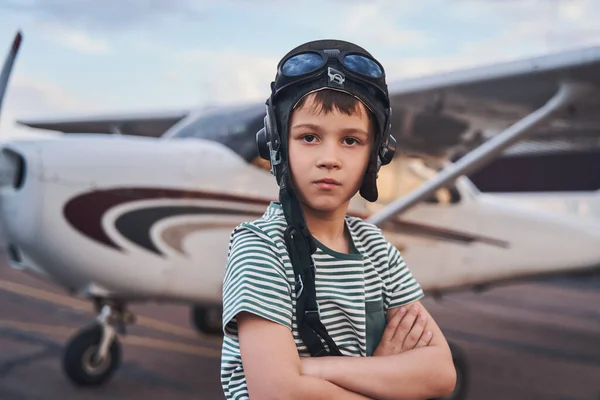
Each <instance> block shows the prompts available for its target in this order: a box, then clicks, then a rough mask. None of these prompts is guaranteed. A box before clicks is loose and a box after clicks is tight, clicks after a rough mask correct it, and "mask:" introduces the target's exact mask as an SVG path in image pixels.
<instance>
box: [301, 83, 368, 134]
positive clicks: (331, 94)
mask: <svg viewBox="0 0 600 400" xmlns="http://www.w3.org/2000/svg"><path fill="white" fill-rule="evenodd" d="M309 96H312V97H313V106H312V111H314V112H315V113H317V114H328V113H330V112H332V111H334V110H336V111H339V112H341V113H343V114H346V115H357V114H359V115H360V114H364V113H366V115H367V118H368V119H369V132H370V133H371V136H372V137H374V136H375V135H376V134H377V120H376V118H375V115H373V113H372V112H371V110H369V108H368V107H367V106H366V105H365V104H364V103H362V102H361V101H360V100H359V99H357V98H356V97H354V96H352V95H350V94H348V93H346V92H342V91H339V90H333V89H323V90H318V91H316V92H312V93H309V94H307V95H306V96H304V97H302V98H301V99H300V100H299V101H298V103H297V104H296V105H295V106H294V109H299V108H302V107H303V106H304V104H305V103H306V99H307V98H308V97H309ZM361 106H362V108H361Z"/></svg>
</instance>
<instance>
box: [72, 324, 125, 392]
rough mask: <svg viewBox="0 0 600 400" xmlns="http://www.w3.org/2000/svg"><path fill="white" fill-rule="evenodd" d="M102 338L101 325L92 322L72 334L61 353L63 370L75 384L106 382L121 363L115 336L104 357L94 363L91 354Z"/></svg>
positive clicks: (119, 347) (119, 346)
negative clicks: (98, 362)
mask: <svg viewBox="0 0 600 400" xmlns="http://www.w3.org/2000/svg"><path fill="white" fill-rule="evenodd" d="M101 340H102V327H101V326H100V325H97V324H94V325H92V326H90V327H88V328H85V329H82V330H80V331H79V332H78V333H77V334H76V335H75V336H73V337H72V338H71V339H70V340H69V342H68V343H67V346H66V348H65V352H64V355H63V371H64V372H65V374H66V375H67V377H68V378H69V379H70V380H71V381H72V382H73V383H74V384H76V385H77V386H98V385H101V384H103V383H106V382H107V381H108V380H109V379H110V378H111V376H112V375H113V373H114V372H115V370H116V369H117V368H118V367H119V365H121V344H120V343H119V341H118V338H117V337H115V338H114V340H113V342H112V344H111V346H110V348H109V351H108V353H107V355H106V358H105V359H104V360H102V362H101V363H100V364H99V365H94V361H93V358H92V357H93V356H94V354H95V353H96V351H97V350H98V347H99V346H100V341H101Z"/></svg>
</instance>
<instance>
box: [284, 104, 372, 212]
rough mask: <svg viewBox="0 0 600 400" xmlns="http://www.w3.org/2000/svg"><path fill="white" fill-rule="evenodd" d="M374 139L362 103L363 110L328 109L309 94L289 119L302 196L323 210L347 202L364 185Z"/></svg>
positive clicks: (291, 160)
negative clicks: (350, 112)
mask: <svg viewBox="0 0 600 400" xmlns="http://www.w3.org/2000/svg"><path fill="white" fill-rule="evenodd" d="M372 143H373V132H372V131H371V128H370V123H369V118H368V116H367V111H366V108H365V107H364V105H363V104H362V103H361V104H360V113H358V112H356V113H354V114H352V115H347V114H344V113H341V112H340V111H338V110H337V109H335V108H334V109H333V110H332V111H331V112H328V113H324V112H321V110H320V105H318V104H317V105H315V103H314V94H312V95H309V97H307V99H306V101H305V102H304V104H303V105H302V107H300V108H298V109H296V110H294V111H293V113H292V117H291V119H290V137H289V163H290V168H291V173H292V179H293V182H294V186H295V187H296V189H297V192H299V193H298V195H299V198H300V201H301V202H302V203H304V204H305V206H308V207H309V208H310V209H313V210H315V211H318V212H333V211H336V210H338V209H339V208H340V207H342V206H343V207H347V205H348V203H349V201H350V200H351V199H352V197H353V196H354V195H355V194H356V193H357V192H358V190H359V189H360V185H361V183H362V180H363V178H364V175H365V171H366V168H367V163H368V161H369V156H370V154H371V149H372V146H373V144H372Z"/></svg>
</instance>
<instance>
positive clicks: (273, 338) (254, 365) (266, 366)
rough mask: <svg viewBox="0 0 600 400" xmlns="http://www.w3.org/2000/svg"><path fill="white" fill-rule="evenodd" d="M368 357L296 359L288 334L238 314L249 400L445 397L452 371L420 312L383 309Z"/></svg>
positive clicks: (434, 329)
mask: <svg viewBox="0 0 600 400" xmlns="http://www.w3.org/2000/svg"><path fill="white" fill-rule="evenodd" d="M387 317H388V321H389V322H388V324H387V326H386V329H385V331H384V333H383V336H382V338H381V341H380V343H379V345H378V346H377V348H376V349H375V352H374V354H373V357H299V356H298V352H297V349H296V345H295V343H294V340H293V337H292V334H291V331H290V330H289V329H288V328H287V327H284V326H283V325H280V324H277V323H275V322H271V321H268V320H266V319H264V318H261V317H259V316H256V315H253V314H250V313H246V312H243V313H240V314H239V315H238V328H239V340H240V349H241V356H242V362H243V365H244V373H245V375H246V382H247V385H248V391H249V394H250V397H251V398H252V399H253V400H254V399H366V398H367V399H370V398H372V399H411V400H412V399H426V398H432V397H440V396H442V395H445V394H446V393H448V392H449V391H451V390H452V388H453V387H454V385H455V382H456V371H455V369H454V366H453V363H452V354H451V352H450V348H449V347H448V344H447V342H446V340H445V339H444V335H443V333H442V332H441V330H440V328H439V327H438V326H437V324H436V323H435V321H434V320H433V318H432V317H431V315H430V314H429V313H428V312H427V310H426V309H425V307H423V305H422V304H421V303H420V302H419V301H416V302H414V303H413V304H412V305H408V306H403V307H400V308H394V309H390V310H388V313H387Z"/></svg>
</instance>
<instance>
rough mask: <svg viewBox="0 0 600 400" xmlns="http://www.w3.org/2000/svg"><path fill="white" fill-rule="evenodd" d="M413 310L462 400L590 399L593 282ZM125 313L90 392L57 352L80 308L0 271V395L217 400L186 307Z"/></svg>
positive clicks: (85, 309)
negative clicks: (448, 351)
mask: <svg viewBox="0 0 600 400" xmlns="http://www.w3.org/2000/svg"><path fill="white" fill-rule="evenodd" d="M2 259H3V258H2ZM423 303H424V304H425V305H426V307H427V308H428V309H429V311H430V312H431V313H432V315H433V317H434V318H435V319H436V321H437V322H438V324H439V325H440V326H441V327H442V329H443V330H444V332H445V333H446V335H447V337H448V339H450V340H452V341H454V342H455V343H456V344H458V345H459V346H460V347H461V348H462V350H463V351H464V353H465V354H466V356H467V358H468V363H469V368H470V372H471V382H470V385H469V396H468V398H469V399H478V400H479V399H481V400H500V399H502V400H506V399H512V400H517V399H526V400H535V399H555V400H583V399H586V400H598V399H600V276H599V277H595V278H585V279H563V280H554V281H548V282H542V283H540V282H538V283H528V284H518V285H511V286H507V287H502V288H495V289H492V290H490V291H488V292H485V293H483V294H474V293H459V294H453V295H451V296H448V297H446V298H444V299H443V300H441V301H439V302H435V301H434V300H433V299H432V298H428V299H426V300H425V301H424V302H423ZM131 310H132V311H134V312H135V313H136V315H137V316H138V323H137V324H136V325H133V326H131V327H130V328H129V335H128V336H127V337H126V338H125V339H123V340H122V344H123V364H122V366H121V368H120V369H119V370H118V371H117V373H116V374H115V376H114V378H113V379H112V380H111V381H110V382H109V383H108V384H107V385H105V386H103V387H101V388H95V389H81V388H77V387H75V386H73V385H72V384H71V383H70V382H69V381H68V380H67V379H66V378H65V376H64V375H63V373H62V370H61V356H62V349H63V346H64V343H65V342H66V341H67V339H68V338H69V336H70V335H72V334H74V333H75V332H77V330H78V329H80V328H82V327H84V326H86V325H88V324H90V323H91V322H92V321H93V318H94V314H92V312H91V311H92V307H91V305H90V304H89V303H88V302H85V301H82V300H79V299H74V298H72V297H69V296H67V295H65V294H64V293H63V292H62V291H61V290H60V289H59V288H57V287H55V286H53V285H50V284H46V283H43V282H42V281H40V280H38V279H36V278H32V277H29V276H28V275H25V274H24V273H22V272H20V271H15V270H12V269H11V268H10V267H8V266H7V265H6V264H5V263H0V399H2V400H20V399H47V400H52V399H82V400H85V399H108V398H110V399H114V400H117V399H132V398H136V399H138V398H139V399H167V398H168V399H173V400H178V399H181V400H183V399H222V398H223V395H222V393H221V387H220V383H219V357H220V339H218V338H211V337H203V336H201V335H199V334H198V333H197V332H195V331H194V330H193V329H192V328H191V325H190V323H189V310H188V308H187V307H185V306H179V305H177V306H176V305H154V304H148V305H138V306H133V307H132V308H131Z"/></svg>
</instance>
